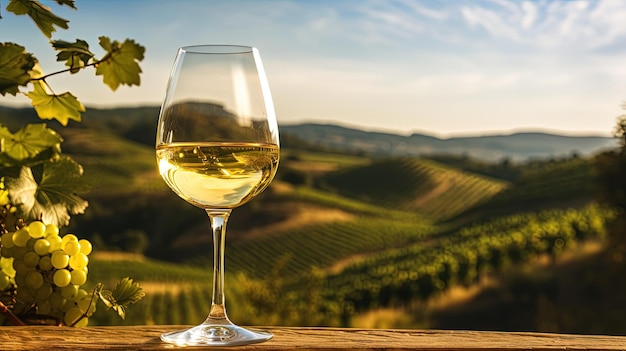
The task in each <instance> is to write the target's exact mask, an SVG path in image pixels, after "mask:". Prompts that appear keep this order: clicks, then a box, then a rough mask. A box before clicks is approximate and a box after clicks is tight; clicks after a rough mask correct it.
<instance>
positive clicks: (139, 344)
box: [0, 325, 626, 351]
mask: <svg viewBox="0 0 626 351" xmlns="http://www.w3.org/2000/svg"><path fill="white" fill-rule="evenodd" d="M181 328H183V326H171V325H168V326H131V327H86V328H69V327H44V326H26V327H0V350H2V351H14V350H129V351H131V350H172V349H184V350H200V349H202V350H206V349H207V347H184V348H183V347H176V346H172V345H168V344H166V343H163V342H162V341H161V340H160V339H159V335H160V334H161V333H162V332H164V331H173V330H177V329H181ZM264 329H266V330H269V331H271V332H272V333H273V334H274V337H273V338H272V339H271V340H269V341H266V342H263V343H259V344H252V345H247V346H236V347H228V348H215V347H210V348H208V349H213V350H218V349H228V350H237V349H242V350H294V349H297V350H464V351H470V350H535V351H536V350H626V336H600V335H570V334H568V335H565V334H547V333H520V332H514V333H513V332H487V331H447V330H408V329H394V330H381V329H354V328H347V329H346V328H292V327H289V328H286V327H268V328H264Z"/></svg>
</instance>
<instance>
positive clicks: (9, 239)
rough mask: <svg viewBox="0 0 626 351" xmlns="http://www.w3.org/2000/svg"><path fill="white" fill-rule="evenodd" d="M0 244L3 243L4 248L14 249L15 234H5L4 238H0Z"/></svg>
mask: <svg viewBox="0 0 626 351" xmlns="http://www.w3.org/2000/svg"><path fill="white" fill-rule="evenodd" d="M0 242H1V243H2V247H7V248H12V247H13V245H14V244H13V233H4V234H2V237H0Z"/></svg>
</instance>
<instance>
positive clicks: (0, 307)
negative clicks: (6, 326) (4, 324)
mask: <svg viewBox="0 0 626 351" xmlns="http://www.w3.org/2000/svg"><path fill="white" fill-rule="evenodd" d="M0 313H1V314H3V315H4V316H5V317H6V318H7V319H8V320H9V322H11V324H13V325H20V326H21V325H26V323H24V322H22V320H21V319H19V318H18V317H17V316H16V315H15V313H13V311H11V310H10V309H9V308H8V307H7V305H5V304H4V303H2V301H0Z"/></svg>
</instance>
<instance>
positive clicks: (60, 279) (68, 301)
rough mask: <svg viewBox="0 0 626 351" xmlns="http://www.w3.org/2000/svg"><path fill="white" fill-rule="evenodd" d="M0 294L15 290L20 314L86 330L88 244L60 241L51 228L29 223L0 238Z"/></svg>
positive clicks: (90, 304)
mask: <svg viewBox="0 0 626 351" xmlns="http://www.w3.org/2000/svg"><path fill="white" fill-rule="evenodd" d="M0 244H1V245H0V247H1V251H0V254H1V255H2V257H0V291H3V290H6V289H8V288H10V287H11V286H15V287H17V289H16V291H17V295H15V299H16V301H18V303H19V305H20V306H23V307H22V308H31V307H32V308H35V309H34V310H32V311H33V312H34V311H36V312H35V313H38V314H45V315H49V316H53V317H56V318H60V320H62V321H63V322H64V324H66V325H72V324H74V325H75V326H86V325H87V324H88V320H87V318H81V317H82V316H84V315H91V314H93V313H94V312H95V310H96V300H93V301H92V297H93V296H92V294H90V293H89V292H87V291H86V290H84V289H80V286H81V285H83V284H85V283H86V282H87V272H88V269H87V264H88V263H89V258H88V257H87V255H89V254H90V253H91V251H92V244H91V243H90V242H89V240H86V239H80V240H79V239H78V238H77V237H76V235H74V234H66V235H63V236H61V235H59V228H58V226H56V225H52V224H48V225H46V224H44V223H43V222H41V221H33V222H31V223H29V224H28V225H27V226H25V227H23V228H20V229H18V230H17V231H15V232H12V233H5V234H0ZM29 306H30V307H29Z"/></svg>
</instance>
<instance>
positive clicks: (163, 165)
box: [156, 143, 279, 209]
mask: <svg viewBox="0 0 626 351" xmlns="http://www.w3.org/2000/svg"><path fill="white" fill-rule="evenodd" d="M156 155H157V162H158V165H159V172H160V173H161V177H163V179H164V180H165V182H166V183H167V185H168V186H169V187H170V188H172V190H174V192H175V193H176V194H178V196H180V197H181V198H183V199H185V200H186V201H187V202H189V203H191V204H193V205H195V206H197V207H200V208H205V209H207V208H234V207H237V206H239V205H242V204H244V203H245V202H247V201H249V200H250V199H252V198H254V197H255V196H256V195H258V194H259V193H260V192H262V191H263V190H264V189H265V188H266V187H267V186H268V185H269V184H270V182H271V181H272V179H273V178H274V175H275V174H276V169H277V167H278V160H279V149H278V146H277V145H273V144H259V143H172V144H165V145H160V146H158V147H157V149H156Z"/></svg>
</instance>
